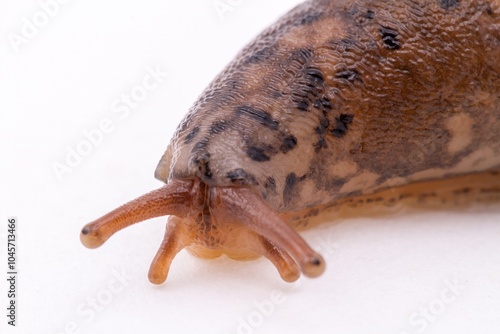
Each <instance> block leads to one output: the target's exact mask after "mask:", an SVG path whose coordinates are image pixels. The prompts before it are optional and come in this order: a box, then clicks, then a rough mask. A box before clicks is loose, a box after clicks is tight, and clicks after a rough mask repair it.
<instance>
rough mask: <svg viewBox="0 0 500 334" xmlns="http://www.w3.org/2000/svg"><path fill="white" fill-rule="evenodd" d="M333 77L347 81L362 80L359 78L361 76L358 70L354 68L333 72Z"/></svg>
mask: <svg viewBox="0 0 500 334" xmlns="http://www.w3.org/2000/svg"><path fill="white" fill-rule="evenodd" d="M335 77H336V78H337V79H344V80H348V81H351V82H352V81H356V80H357V81H360V82H363V79H361V76H360V75H359V72H358V70H356V69H355V68H354V69H352V70H344V71H339V72H337V73H336V74H335Z"/></svg>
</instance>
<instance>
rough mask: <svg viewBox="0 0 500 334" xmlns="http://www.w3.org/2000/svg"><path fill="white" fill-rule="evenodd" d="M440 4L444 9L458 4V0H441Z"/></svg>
mask: <svg viewBox="0 0 500 334" xmlns="http://www.w3.org/2000/svg"><path fill="white" fill-rule="evenodd" d="M439 5H440V6H441V8H443V9H450V8H453V7H456V6H457V5H458V0H439Z"/></svg>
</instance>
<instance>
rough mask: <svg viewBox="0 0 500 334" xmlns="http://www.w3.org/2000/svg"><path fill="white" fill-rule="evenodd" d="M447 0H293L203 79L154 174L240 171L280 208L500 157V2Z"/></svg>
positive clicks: (225, 179) (213, 180) (489, 163)
mask: <svg viewBox="0 0 500 334" xmlns="http://www.w3.org/2000/svg"><path fill="white" fill-rule="evenodd" d="M443 2H444V3H448V4H450V5H449V8H443V6H444V4H442V3H443ZM452 3H453V2H452V1H439V0H436V1H434V0H433V1H309V2H306V3H304V4H302V5H300V6H298V7H297V8H295V9H294V10H292V11H291V12H290V13H289V14H288V15H286V16H285V17H283V18H282V19H281V20H279V21H278V22H277V23H276V24H274V25H273V26H272V27H270V28H269V29H267V30H266V31H265V32H263V33H262V34H261V35H260V36H259V37H257V38H256V40H255V41H254V42H252V43H251V44H250V45H249V46H247V47H246V48H245V49H244V50H243V51H242V52H241V53H240V54H239V55H238V56H237V57H236V59H235V60H234V61H233V62H232V63H231V64H229V66H228V67H227V68H226V69H225V70H224V71H223V72H222V73H221V74H220V75H219V76H218V77H217V78H216V79H215V80H214V82H213V83H212V84H211V85H210V86H209V87H208V88H207V89H206V90H205V92H204V93H203V95H202V96H201V98H200V99H199V100H198V102H196V103H195V105H194V106H193V107H192V109H191V111H190V113H189V114H188V115H187V117H186V118H185V120H184V121H183V122H182V123H181V125H180V127H179V129H178V131H177V133H176V135H175V137H174V139H173V141H172V143H171V147H170V148H169V149H168V150H167V153H166V155H165V156H164V157H163V159H162V161H161V162H160V164H159V166H158V169H157V171H156V176H157V178H159V179H161V180H163V181H165V182H166V181H168V179H169V178H170V179H175V178H190V177H192V176H193V175H196V176H197V177H198V178H200V179H201V180H202V181H203V182H205V183H206V184H209V185H217V186H231V185H235V184H245V185H246V186H249V187H251V188H253V189H255V190H256V191H258V192H259V193H260V194H261V195H262V197H263V198H264V199H265V201H266V203H267V204H268V205H269V206H270V207H272V208H273V209H275V210H278V211H286V210H298V209H303V208H307V207H312V206H318V205H324V204H327V203H330V202H332V201H335V200H336V199H338V198H340V197H344V196H346V195H352V194H361V193H366V192H372V191H374V190H376V189H380V188H381V187H386V186H388V185H390V186H396V185H400V184H406V183H408V182H411V181H420V180H424V179H432V178H441V177H443V176H445V175H447V176H451V175H457V174H463V173H468V172H475V171H483V170H488V169H492V168H498V167H499V166H500V131H499V129H500V97H499V95H500V93H499V92H500V57H499V55H500V26H499V25H500V9H499V5H498V4H499V3H498V2H492V1H490V2H489V3H488V2H486V1H460V2H458V3H457V4H455V5H453V4H452ZM444 7H446V6H444ZM384 39H385V40H386V41H387V43H385V42H384ZM342 115H344V116H342ZM343 118H344V120H346V119H347V121H350V123H349V124H345V125H344V123H342V120H343ZM339 130H340V131H339ZM339 132H343V133H339ZM169 168H171V169H169Z"/></svg>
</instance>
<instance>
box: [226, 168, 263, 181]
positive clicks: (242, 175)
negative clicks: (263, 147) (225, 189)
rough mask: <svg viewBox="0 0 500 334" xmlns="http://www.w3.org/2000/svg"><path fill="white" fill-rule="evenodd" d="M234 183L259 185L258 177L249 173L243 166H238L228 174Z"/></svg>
mask: <svg viewBox="0 0 500 334" xmlns="http://www.w3.org/2000/svg"><path fill="white" fill-rule="evenodd" d="M226 176H227V178H228V179H230V180H231V182H233V183H237V184H249V185H258V184H259V183H258V182H257V179H256V178H255V176H253V175H252V174H248V173H247V172H246V171H245V170H244V169H243V168H236V169H235V170H233V171H230V172H228V173H227V174H226Z"/></svg>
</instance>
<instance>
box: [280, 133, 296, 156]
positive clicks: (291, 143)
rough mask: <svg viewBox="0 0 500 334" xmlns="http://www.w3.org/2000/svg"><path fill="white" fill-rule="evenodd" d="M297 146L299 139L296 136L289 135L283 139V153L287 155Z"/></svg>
mask: <svg viewBox="0 0 500 334" xmlns="http://www.w3.org/2000/svg"><path fill="white" fill-rule="evenodd" d="M295 146H297V138H296V137H295V136H294V135H288V136H285V138H283V144H282V145H281V147H280V149H281V152H283V153H287V152H288V151H290V150H293V149H294V148H295Z"/></svg>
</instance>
